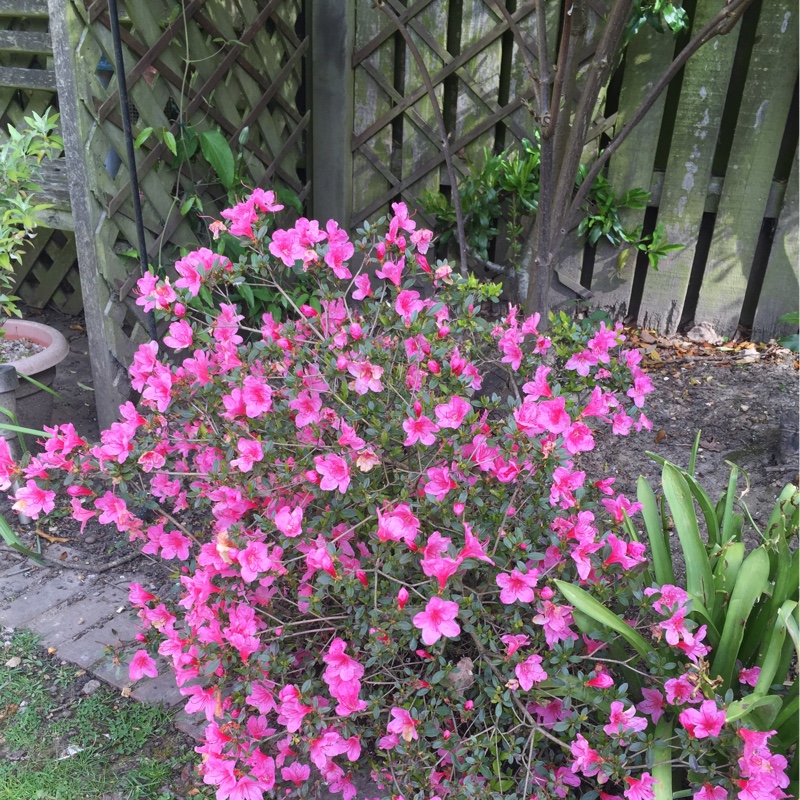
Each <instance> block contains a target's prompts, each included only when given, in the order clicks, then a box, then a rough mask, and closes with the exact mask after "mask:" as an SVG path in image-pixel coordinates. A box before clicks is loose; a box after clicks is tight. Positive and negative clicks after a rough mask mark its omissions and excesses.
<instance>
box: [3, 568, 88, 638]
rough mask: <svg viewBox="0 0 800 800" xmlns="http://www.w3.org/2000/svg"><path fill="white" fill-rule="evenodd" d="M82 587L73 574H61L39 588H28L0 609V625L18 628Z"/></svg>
mask: <svg viewBox="0 0 800 800" xmlns="http://www.w3.org/2000/svg"><path fill="white" fill-rule="evenodd" d="M82 585H83V583H82V581H80V580H79V579H78V575H77V574H76V573H74V572H63V573H61V575H59V576H58V577H56V578H53V579H52V580H50V581H48V582H47V583H44V584H42V585H41V586H35V587H29V588H28V589H27V590H25V591H24V592H23V593H22V594H21V595H20V596H19V597H18V598H17V599H16V600H14V602H13V603H11V605H9V606H8V608H6V609H0V623H2V624H3V625H6V626H7V627H9V628H19V627H22V626H24V623H26V622H28V621H29V620H31V619H33V618H34V617H38V616H39V614H42V613H43V612H45V611H47V609H49V608H53V606H57V605H59V604H61V603H63V602H64V601H65V600H67V599H68V598H70V597H71V596H72V595H73V594H75V593H76V592H77V591H78V590H79V589H80V588H81V586H82Z"/></svg>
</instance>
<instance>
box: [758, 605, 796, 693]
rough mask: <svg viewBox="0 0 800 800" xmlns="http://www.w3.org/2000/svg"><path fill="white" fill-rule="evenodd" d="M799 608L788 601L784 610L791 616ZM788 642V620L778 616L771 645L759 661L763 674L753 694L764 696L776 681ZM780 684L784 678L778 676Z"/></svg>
mask: <svg viewBox="0 0 800 800" xmlns="http://www.w3.org/2000/svg"><path fill="white" fill-rule="evenodd" d="M795 608H797V603H795V601H794V600H787V601H786V602H785V603H784V604H783V606H782V609H786V610H787V613H788V614H791V613H792V611H794V609H795ZM785 640H786V618H785V617H784V616H783V615H781V614H778V618H777V619H776V620H775V625H774V627H773V629H772V635H771V636H770V637H769V644H768V645H767V647H766V648H765V650H764V652H763V654H762V657H761V658H760V659H759V662H760V663H759V666H760V667H761V672H760V673H759V675H758V683H756V688H755V689H753V694H755V695H762V694H766V693H767V692H768V691H769V689H770V687H771V686H772V684H773V683H774V680H775V673H776V672H777V671H778V665H779V664H780V662H781V653H782V652H783V643H784V641H785ZM778 677H779V680H780V682H781V683H782V682H783V676H778Z"/></svg>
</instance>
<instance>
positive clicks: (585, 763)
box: [569, 733, 605, 783]
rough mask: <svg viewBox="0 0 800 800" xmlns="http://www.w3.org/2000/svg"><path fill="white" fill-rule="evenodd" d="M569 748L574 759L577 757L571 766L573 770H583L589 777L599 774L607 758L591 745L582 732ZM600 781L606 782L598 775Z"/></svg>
mask: <svg viewBox="0 0 800 800" xmlns="http://www.w3.org/2000/svg"><path fill="white" fill-rule="evenodd" d="M569 749H570V752H571V753H572V757H573V759H575V760H574V761H573V762H572V765H571V766H570V769H571V770H572V771H573V772H576V773H577V772H582V773H583V774H584V775H585V776H586V777H587V778H591V777H593V776H595V775H597V773H598V771H599V770H600V766H601V765H602V764H603V762H604V760H605V759H603V758H602V757H601V756H600V753H598V752H597V750H593V749H592V748H591V747H589V742H587V741H586V739H585V738H584V736H583V735H582V734H580V733H579V734H578V736H577V740H576V741H574V742H573V743H572V744H571V745H570V748H569ZM603 777H604V776H603ZM598 781H599V782H600V783H604V782H605V781H604V780H601V779H600V776H598Z"/></svg>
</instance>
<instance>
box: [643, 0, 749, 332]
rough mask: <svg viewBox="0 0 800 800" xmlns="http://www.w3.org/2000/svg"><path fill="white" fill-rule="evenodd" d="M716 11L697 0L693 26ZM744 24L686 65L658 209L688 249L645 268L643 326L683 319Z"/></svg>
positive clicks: (673, 238)
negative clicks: (734, 60)
mask: <svg viewBox="0 0 800 800" xmlns="http://www.w3.org/2000/svg"><path fill="white" fill-rule="evenodd" d="M718 10H719V0H698V3H697V9H696V11H695V14H694V19H693V20H692V23H693V24H692V29H693V30H695V31H696V30H698V29H699V28H700V27H702V26H703V25H704V24H705V23H706V22H707V21H708V20H709V19H710V18H711V17H712V16H713V15H714V14H715V13H716V12H717V11H718ZM740 27H741V26H740V25H737V26H736V27H735V28H734V29H733V30H732V31H731V32H730V33H729V34H727V35H726V36H721V37H718V38H717V39H715V40H714V41H713V42H711V43H709V44H708V45H706V46H705V47H703V48H701V49H700V50H699V52H697V53H696V54H695V55H694V56H693V57H692V58H691V59H689V62H688V63H687V65H686V68H685V70H684V77H683V84H682V87H681V96H680V101H679V103H678V110H677V115H676V120H675V128H674V131H673V135H672V144H671V147H670V153H669V159H668V163H667V171H666V175H665V178H664V189H663V192H662V195H661V205H660V206H659V213H658V220H659V222H663V223H664V225H665V227H666V231H667V237H668V239H669V241H670V242H674V243H677V244H682V245H684V249H683V250H680V251H678V252H675V253H670V254H669V255H668V256H666V257H665V258H663V259H661V263H660V266H659V269H658V272H655V271H653V270H650V271H649V272H648V273H647V279H646V281H645V286H644V294H643V296H642V303H641V306H640V309H639V324H640V325H641V326H642V327H644V328H655V329H657V330H659V331H662V332H666V333H674V332H675V330H676V329H677V327H678V325H679V324H680V321H681V314H682V312H683V305H684V301H685V298H686V290H687V288H688V286H689V276H690V274H691V269H692V262H693V260H694V254H695V247H696V243H697V235H698V232H699V230H700V221H701V218H702V215H703V206H704V205H705V199H706V191H705V189H706V187H707V186H708V182H709V178H710V176H711V164H712V160H713V157H714V149H715V147H716V143H717V135H718V133H719V125H720V121H721V119H722V109H723V107H724V105H725V97H726V93H727V91H728V82H729V79H730V72H731V66H732V64H733V57H734V54H735V51H736V43H737V41H738V39H739V30H740Z"/></svg>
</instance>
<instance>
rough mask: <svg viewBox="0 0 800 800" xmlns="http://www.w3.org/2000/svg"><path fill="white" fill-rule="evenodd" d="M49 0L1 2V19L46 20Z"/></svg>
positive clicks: (4, 0)
mask: <svg viewBox="0 0 800 800" xmlns="http://www.w3.org/2000/svg"><path fill="white" fill-rule="evenodd" d="M47 15H48V11H47V0H0V17H15V18H17V19H21V18H23V17H24V18H28V19H30V18H33V19H46V18H47Z"/></svg>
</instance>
